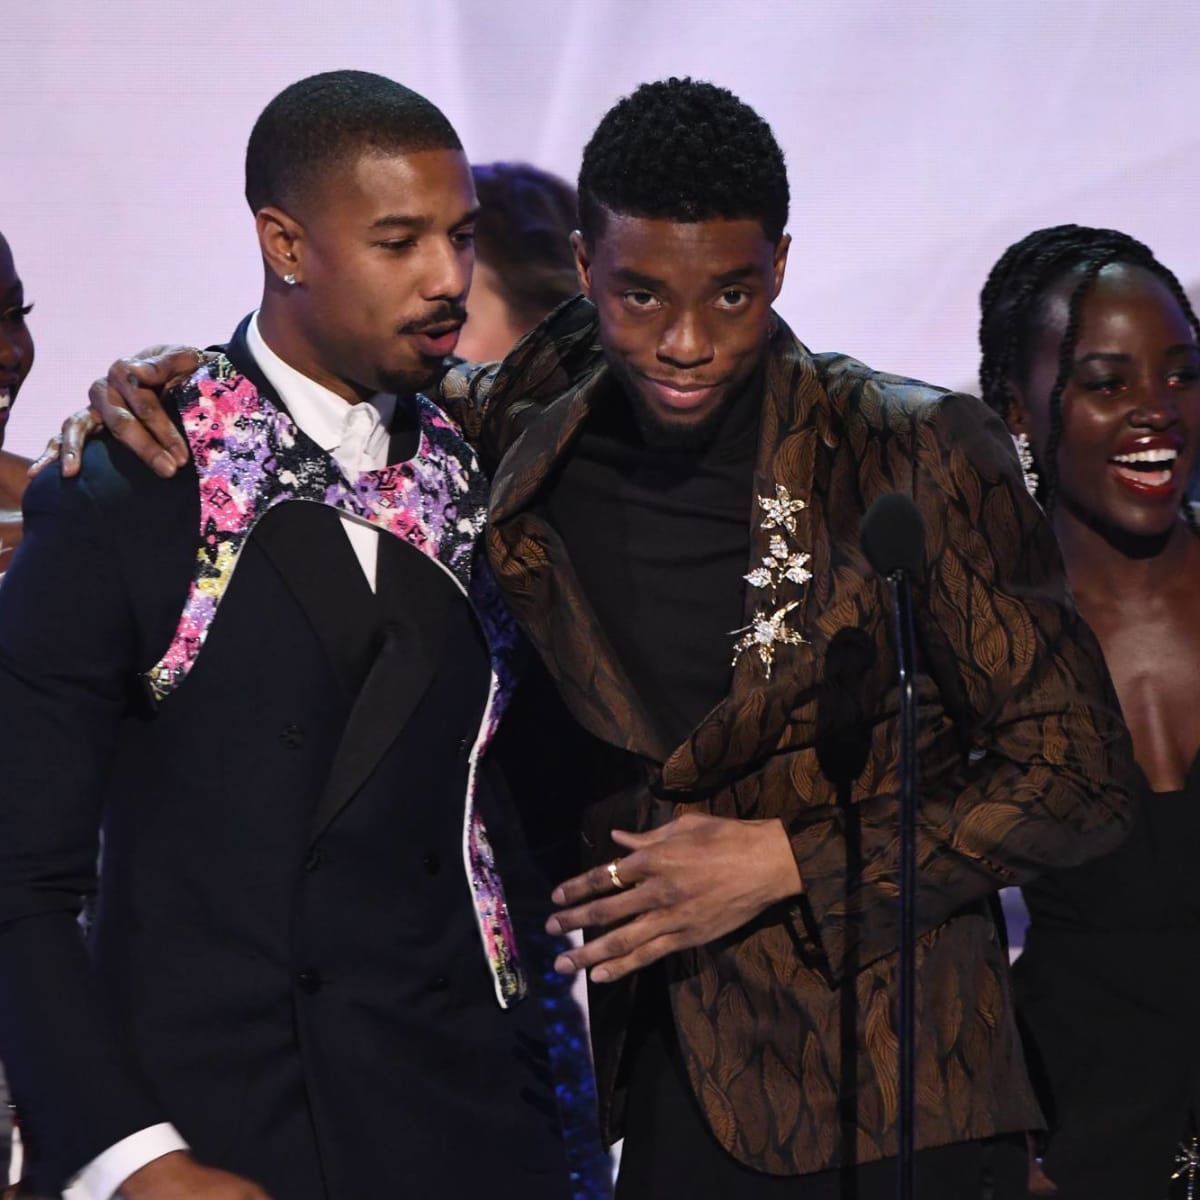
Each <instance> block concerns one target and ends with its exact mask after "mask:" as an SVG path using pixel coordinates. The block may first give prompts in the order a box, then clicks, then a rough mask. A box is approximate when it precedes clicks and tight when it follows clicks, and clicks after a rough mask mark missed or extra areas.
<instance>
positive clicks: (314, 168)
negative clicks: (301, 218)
mask: <svg viewBox="0 0 1200 1200" xmlns="http://www.w3.org/2000/svg"><path fill="white" fill-rule="evenodd" d="M461 149H462V142H460V141H459V139H458V134H457V133H455V132H454V126H453V125H451V124H450V122H449V121H448V120H446V117H445V115H444V114H443V113H442V111H441V109H439V108H438V107H437V105H435V104H432V103H431V102H430V101H428V100H426V99H425V97H424V96H421V95H419V94H418V93H417V92H414V91H412V90H411V89H409V88H406V87H404V85H403V84H399V83H397V82H396V81H395V80H394V79H385V78H384V77H383V76H382V75H373V74H371V73H370V72H369V71H325V72H323V73H322V74H320V75H310V76H308V78H307V79H301V80H299V81H298V82H296V83H293V84H291V85H290V86H288V87H286V88H284V89H283V91H282V92H280V93H279V95H278V96H276V97H275V99H274V100H272V101H271V103H270V104H268V105H267V107H266V108H264V109H263V111H262V113H261V114H260V116H259V118H258V120H257V121H255V122H254V128H253V130H251V132H250V141H249V143H248V144H247V146H246V202H247V203H248V204H249V205H250V210H251V211H252V212H258V211H259V209H261V208H265V207H267V206H268V205H273V206H276V207H280V208H287V207H288V206H289V205H294V204H295V203H296V202H297V201H298V200H300V199H302V198H303V196H304V195H305V194H306V192H307V190H308V189H309V188H310V187H311V186H312V184H313V183H314V182H315V181H316V180H317V179H319V178H320V177H322V176H324V175H327V174H328V173H329V171H330V169H331V168H333V167H337V166H340V165H342V164H343V163H345V162H346V161H348V160H349V159H352V158H355V157H357V156H358V155H360V154H362V153H363V151H368V150H374V151H378V152H380V153H384V154H400V153H407V152H410V151H418V150H461Z"/></svg>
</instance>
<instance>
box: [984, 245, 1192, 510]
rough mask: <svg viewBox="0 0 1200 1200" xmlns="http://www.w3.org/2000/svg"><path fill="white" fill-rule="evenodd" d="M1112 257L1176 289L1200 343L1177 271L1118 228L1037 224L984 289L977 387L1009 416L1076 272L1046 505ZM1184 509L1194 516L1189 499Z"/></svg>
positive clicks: (1042, 466) (1053, 495) (1054, 491)
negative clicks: (1068, 395)
mask: <svg viewBox="0 0 1200 1200" xmlns="http://www.w3.org/2000/svg"><path fill="white" fill-rule="evenodd" d="M1110 263H1123V264H1126V265H1129V266H1135V267H1141V268H1143V269H1144V270H1146V271H1149V272H1150V273H1151V274H1152V275H1155V276H1157V278H1159V279H1161V280H1162V282H1163V283H1164V284H1165V285H1166V286H1167V288H1168V290H1169V291H1170V292H1171V295H1172V296H1174V297H1175V301H1176V303H1178V305H1179V307H1180V309H1181V310H1182V312H1183V313H1184V315H1185V316H1186V317H1187V320H1188V324H1189V325H1190V326H1191V327H1192V332H1193V333H1194V334H1195V336H1196V341H1197V343H1198V344H1200V323H1198V322H1197V320H1196V314H1195V313H1194V312H1193V311H1192V305H1191V302H1190V301H1189V300H1188V298H1187V293H1186V292H1185V291H1184V290H1183V287H1182V286H1181V285H1180V282H1179V280H1178V279H1176V278H1175V276H1174V274H1172V272H1171V271H1169V270H1168V269H1167V268H1166V267H1164V266H1163V265H1162V263H1160V262H1159V261H1158V259H1157V258H1155V257H1154V254H1153V252H1152V251H1151V250H1150V248H1149V247H1148V246H1146V245H1145V244H1144V243H1142V242H1139V241H1137V239H1136V238H1131V237H1130V236H1129V235H1128V234H1125V233H1120V232H1118V231H1117V230H1115V229H1090V228H1088V227H1087V226H1085V225H1055V226H1053V227H1051V228H1049V229H1039V230H1037V231H1036V232H1034V233H1031V234H1030V235H1029V236H1028V237H1025V238H1022V239H1021V240H1020V241H1019V242H1015V243H1014V244H1013V245H1011V246H1009V248H1008V249H1007V250H1005V252H1004V253H1003V254H1002V255H1001V256H1000V260H999V262H997V263H996V265H995V266H994V267H993V268H992V270H991V273H990V274H989V275H988V278H987V282H986V283H985V284H984V286H983V291H982V293H981V294H980V297H979V304H980V320H979V349H980V362H979V388H980V394H981V395H982V397H983V399H984V402H985V403H986V404H987V405H988V406H989V407H990V408H992V409H993V410H994V411H995V412H997V413H999V415H1000V416H1001V417H1005V418H1007V416H1008V413H1009V409H1010V408H1011V407H1012V402H1013V397H1012V391H1011V382H1010V381H1011V380H1013V379H1022V380H1023V379H1025V378H1027V377H1028V373H1029V367H1030V359H1031V356H1032V354H1033V348H1034V344H1035V342H1036V340H1037V335H1038V333H1039V331H1040V329H1041V327H1042V325H1043V324H1044V322H1045V319H1046V302H1047V297H1048V295H1049V293H1050V291H1051V289H1052V288H1053V287H1054V285H1055V284H1057V283H1059V282H1060V281H1062V280H1063V279H1066V278H1067V277H1068V276H1070V277H1072V278H1073V279H1074V280H1075V286H1074V287H1073V288H1072V290H1071V295H1070V298H1069V300H1068V307H1067V324H1066V328H1065V329H1064V330H1063V337H1062V343H1061V345H1060V346H1059V352H1058V374H1057V376H1056V377H1055V380H1054V387H1053V388H1052V389H1051V392H1050V398H1049V402H1048V407H1049V412H1050V435H1049V437H1048V438H1047V440H1046V448H1045V451H1044V453H1043V456H1042V457H1043V459H1044V461H1040V462H1039V463H1038V472H1039V479H1040V485H1039V498H1040V499H1041V501H1042V506H1043V507H1044V508H1045V510H1046V512H1047V513H1051V512H1053V510H1054V503H1055V500H1056V499H1057V496H1058V447H1059V443H1060V442H1061V440H1062V432H1063V418H1062V397H1063V392H1064V391H1065V389H1066V386H1067V381H1068V379H1069V378H1070V375H1071V368H1072V365H1073V364H1074V361H1075V343H1076V340H1077V338H1078V335H1079V318H1080V313H1081V312H1082V310H1083V303H1084V300H1085V299H1086V297H1087V295H1088V292H1089V291H1090V290H1091V287H1092V284H1093V283H1094V282H1095V280H1096V276H1097V275H1099V274H1100V272H1101V271H1102V270H1103V269H1104V268H1105V267H1106V266H1108V265H1109V264H1110ZM1184 513H1185V514H1186V515H1187V517H1188V519H1189V522H1190V521H1191V519H1192V510H1191V507H1190V505H1188V504H1186V503H1185V504H1184Z"/></svg>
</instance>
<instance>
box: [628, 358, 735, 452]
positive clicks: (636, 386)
mask: <svg viewBox="0 0 1200 1200" xmlns="http://www.w3.org/2000/svg"><path fill="white" fill-rule="evenodd" d="M609 366H610V368H611V370H612V372H613V375H614V376H616V379H617V382H618V383H619V384H620V386H621V391H622V392H623V393H624V395H625V398H626V399H627V400H628V402H629V409H630V412H631V413H632V414H633V419H634V423H635V424H636V425H637V429H638V433H640V434H641V436H642V440H643V441H644V442H645V443H646V445H647V446H649V447H650V448H651V449H654V450H663V451H666V452H668V453H672V454H696V453H699V452H701V451H704V450H707V449H708V448H709V446H711V445H712V444H713V442H714V441H715V440H716V438H717V435H718V434H719V433H720V432H721V427H722V426H723V425H724V424H725V416H726V414H727V413H728V412H729V408H730V405H731V404H732V402H733V400H734V397H735V396H736V395H737V389H736V388H727V389H726V391H725V394H724V395H723V396H722V397H721V400H720V403H718V404H717V406H716V407H715V408H714V409H713V410H712V412H710V413H706V414H705V415H704V417H702V418H701V419H700V420H699V421H672V420H669V419H668V420H664V419H663V418H662V416H661V415H660V414H659V413H657V412H655V410H654V409H653V408H651V407H650V404H649V403H648V402H647V400H646V398H645V397H644V396H643V395H642V392H641V387H640V377H639V376H638V375H637V374H635V373H634V372H633V371H632V370H630V368H629V367H628V366H626V365H625V363H623V362H616V361H614V360H613V359H609Z"/></svg>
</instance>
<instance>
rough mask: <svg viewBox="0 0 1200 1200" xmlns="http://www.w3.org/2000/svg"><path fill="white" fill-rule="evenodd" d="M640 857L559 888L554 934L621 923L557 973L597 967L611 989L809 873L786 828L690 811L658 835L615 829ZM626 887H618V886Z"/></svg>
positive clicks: (752, 911) (752, 912) (573, 952)
mask: <svg viewBox="0 0 1200 1200" xmlns="http://www.w3.org/2000/svg"><path fill="white" fill-rule="evenodd" d="M613 840H614V841H615V842H616V843H617V844H618V845H619V846H624V847H626V848H627V849H629V850H631V851H632V853H631V854H627V855H625V857H624V858H621V859H618V860H616V867H617V876H616V879H615V880H614V878H613V875H612V871H611V869H610V866H601V867H593V868H592V869H591V870H590V871H586V872H585V873H584V874H582V875H577V876H576V877H575V878H574V879H568V880H567V881H566V883H562V884H560V885H559V886H558V887H557V888H555V889H554V893H553V895H552V897H551V898H552V899H553V901H554V903H555V904H557V905H559V906H560V911H559V912H557V913H555V914H554V916H552V917H551V918H550V920H549V921H547V922H546V930H547V932H549V933H556V934H557V933H569V932H571V930H574V929H595V928H600V927H606V926H616V928H613V929H609V931H608V932H607V933H605V934H603V935H602V936H600V937H598V938H596V939H595V940H594V941H591V942H588V943H587V944H586V945H584V946H581V947H578V948H572V949H570V950H568V951H567V952H566V953H564V954H561V955H559V957H558V958H557V960H556V961H555V963H554V969H555V970H556V971H559V972H561V973H562V974H567V973H568V972H571V971H582V970H587V969H588V968H589V967H590V968H591V978H592V980H593V981H594V982H596V983H609V982H611V981H612V980H614V979H620V978H621V977H622V976H623V975H628V974H629V973H630V972H631V971H636V970H638V969H639V968H640V967H644V966H647V965H648V964H649V963H652V962H654V961H655V960H657V959H660V958H662V957H663V956H664V955H666V954H670V953H672V952H673V951H675V950H683V949H686V948H687V947H689V946H701V945H704V943H706V942H711V941H713V940H714V939H715V938H719V937H721V936H722V935H723V934H726V933H729V932H730V931H731V930H734V929H738V928H740V927H741V926H742V925H745V924H746V922H747V921H750V920H753V919H754V918H755V917H756V916H758V914H759V913H760V912H762V911H763V909H764V908H767V907H769V906H770V905H772V904H774V903H776V902H777V901H779V900H784V899H786V898H787V897H788V896H794V895H797V894H798V893H799V892H800V890H801V883H800V872H799V870H798V868H797V867H796V860H795V858H794V857H793V855H792V849H791V845H790V844H789V842H788V838H787V833H786V831H785V830H784V827H783V825H782V823H781V822H779V821H777V820H770V821H737V820H732V819H730V818H728V817H710V816H706V815H704V814H701V813H686V814H685V815H684V816H682V817H676V818H675V820H673V821H670V822H668V823H667V824H666V825H662V826H660V827H659V828H658V829H654V830H651V831H650V832H649V833H626V832H624V831H623V830H619V829H617V830H613ZM618 884H619V886H618Z"/></svg>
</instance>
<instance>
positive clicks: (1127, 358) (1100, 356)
mask: <svg viewBox="0 0 1200 1200" xmlns="http://www.w3.org/2000/svg"><path fill="white" fill-rule="evenodd" d="M1188 352H1191V353H1200V346H1197V345H1196V344H1195V342H1179V343H1178V344H1177V345H1175V346H1168V347H1167V349H1166V350H1164V351H1163V353H1164V354H1183V353H1188ZM1132 361H1133V356H1132V355H1131V354H1105V353H1104V352H1103V351H1101V350H1094V351H1093V352H1092V353H1091V354H1085V355H1084V356H1083V357H1082V358H1077V359H1076V360H1075V364H1076V366H1082V365H1083V364H1084V363H1089V362H1113V363H1127V362H1132Z"/></svg>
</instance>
